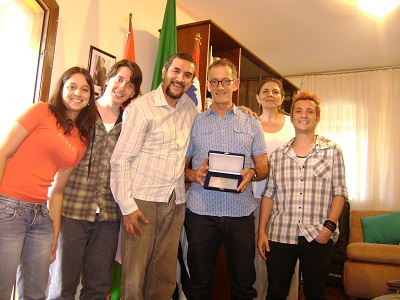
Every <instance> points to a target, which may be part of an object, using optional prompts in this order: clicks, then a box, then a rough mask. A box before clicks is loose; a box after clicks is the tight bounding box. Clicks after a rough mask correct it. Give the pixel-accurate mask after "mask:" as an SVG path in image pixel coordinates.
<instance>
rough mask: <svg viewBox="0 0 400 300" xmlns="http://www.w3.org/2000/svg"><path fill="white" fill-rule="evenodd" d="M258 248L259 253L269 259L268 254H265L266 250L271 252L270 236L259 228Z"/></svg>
mask: <svg viewBox="0 0 400 300" xmlns="http://www.w3.org/2000/svg"><path fill="white" fill-rule="evenodd" d="M257 249H258V253H260V255H261V257H262V258H263V259H264V260H267V256H266V255H265V253H266V252H269V250H270V249H269V242H268V237H267V235H266V234H265V232H261V234H260V230H258V240H257Z"/></svg>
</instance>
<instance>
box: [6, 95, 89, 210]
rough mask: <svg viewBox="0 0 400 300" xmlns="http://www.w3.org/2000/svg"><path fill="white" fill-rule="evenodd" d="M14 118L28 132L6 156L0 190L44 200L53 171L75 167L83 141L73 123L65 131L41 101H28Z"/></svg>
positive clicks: (80, 157) (47, 106)
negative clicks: (27, 104)
mask: <svg viewBox="0 0 400 300" xmlns="http://www.w3.org/2000/svg"><path fill="white" fill-rule="evenodd" d="M17 121H18V122H19V123H20V124H21V125H22V126H23V127H24V128H25V129H26V130H27V131H28V132H29V135H28V136H27V138H26V139H25V140H24V141H23V142H22V144H21V145H20V146H19V148H18V149H17V151H15V153H14V155H13V156H12V157H11V158H10V159H8V160H7V163H6V167H5V170H4V175H3V178H2V181H1V185H0V194H3V195H6V196H9V197H13V198H16V199H18V200H22V201H25V202H45V201H46V200H47V198H48V197H47V193H48V188H49V187H50V185H51V183H52V182H53V180H54V176H55V174H56V173H57V172H59V171H64V170H66V169H68V168H70V167H76V166H77V165H78V163H79V161H80V160H81V159H82V156H83V154H84V153H85V150H86V143H85V142H84V141H82V140H81V138H80V136H79V130H78V129H77V128H76V127H74V128H73V129H72V131H71V134H65V133H64V130H63V129H62V128H61V127H60V126H58V124H57V119H56V118H55V116H54V115H53V114H52V113H51V110H50V108H49V105H48V104H46V103H44V102H38V103H35V104H33V105H31V106H30V107H29V108H28V109H27V110H26V111H25V112H24V113H23V114H22V115H21V116H20V117H19V118H18V119H17Z"/></svg>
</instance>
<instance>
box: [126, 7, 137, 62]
mask: <svg viewBox="0 0 400 300" xmlns="http://www.w3.org/2000/svg"><path fill="white" fill-rule="evenodd" d="M124 58H125V59H129V60H130V61H135V42H134V40H133V29H132V14H129V29H128V40H127V41H126V46H125V54H124Z"/></svg>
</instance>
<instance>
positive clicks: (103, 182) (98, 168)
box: [62, 109, 122, 222]
mask: <svg viewBox="0 0 400 300" xmlns="http://www.w3.org/2000/svg"><path fill="white" fill-rule="evenodd" d="M121 121H122V109H121V112H120V116H119V117H118V119H117V121H116V122H115V125H114V127H113V128H112V129H111V130H110V131H109V132H108V131H107V130H106V128H105V127H104V124H103V121H102V119H101V117H100V115H98V116H97V120H96V124H95V126H96V127H95V137H94V141H91V143H90V145H89V146H88V148H87V150H86V152H85V155H84V156H83V158H82V160H81V162H80V164H79V165H78V166H77V167H76V168H75V169H74V171H73V172H72V174H71V177H70V178H69V181H68V184H67V186H66V187H65V190H64V202H63V203H64V204H63V211H62V214H63V216H65V217H68V218H72V219H77V220H86V221H91V222H93V221H94V218H95V216H96V209H97V207H99V208H100V215H99V221H118V220H119V219H120V218H121V213H120V211H119V208H118V204H117V203H116V202H115V200H114V197H113V195H112V193H111V189H110V158H111V155H112V153H113V150H114V147H115V145H116V143H117V140H118V136H119V134H120V131H121V124H122V123H121ZM89 162H90V172H89ZM88 174H89V175H88Z"/></svg>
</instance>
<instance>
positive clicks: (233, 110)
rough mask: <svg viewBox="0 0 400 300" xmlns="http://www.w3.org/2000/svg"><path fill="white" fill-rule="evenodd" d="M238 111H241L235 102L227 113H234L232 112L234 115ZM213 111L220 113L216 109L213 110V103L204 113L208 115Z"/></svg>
mask: <svg viewBox="0 0 400 300" xmlns="http://www.w3.org/2000/svg"><path fill="white" fill-rule="evenodd" d="M238 112H239V109H238V108H237V106H236V105H235V104H233V106H232V108H231V109H229V110H228V111H227V112H226V114H232V113H233V114H234V115H237V114H238ZM211 113H213V114H216V115H219V114H218V113H216V112H215V111H213V109H212V105H211V106H210V108H209V109H207V110H206V111H205V112H204V114H205V115H206V116H208V115H210V114H211Z"/></svg>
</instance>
